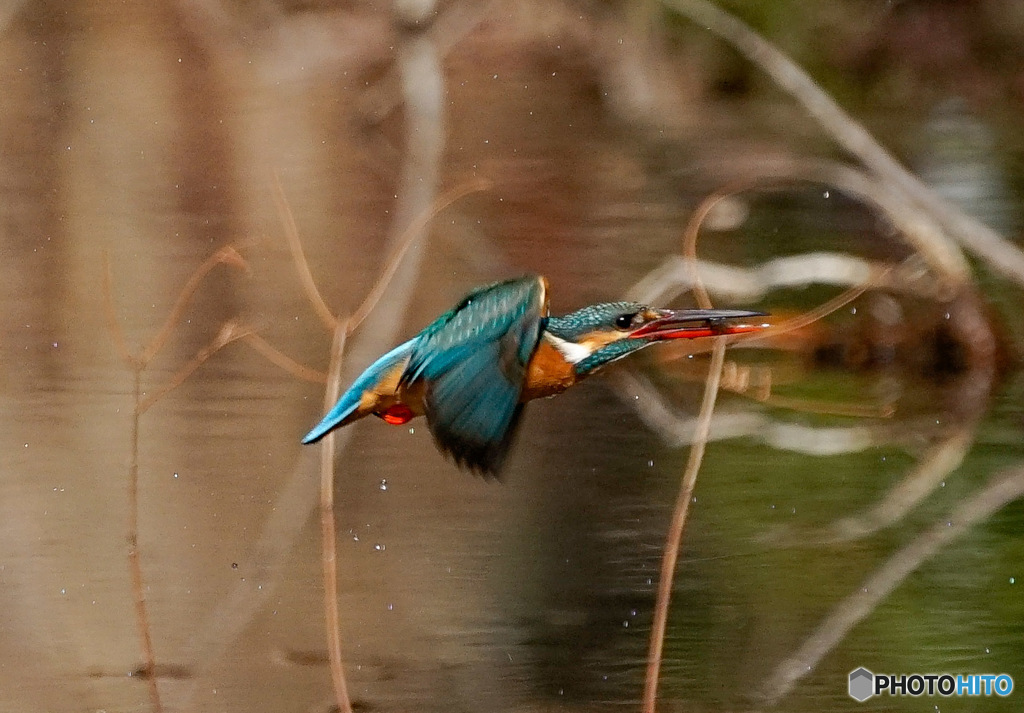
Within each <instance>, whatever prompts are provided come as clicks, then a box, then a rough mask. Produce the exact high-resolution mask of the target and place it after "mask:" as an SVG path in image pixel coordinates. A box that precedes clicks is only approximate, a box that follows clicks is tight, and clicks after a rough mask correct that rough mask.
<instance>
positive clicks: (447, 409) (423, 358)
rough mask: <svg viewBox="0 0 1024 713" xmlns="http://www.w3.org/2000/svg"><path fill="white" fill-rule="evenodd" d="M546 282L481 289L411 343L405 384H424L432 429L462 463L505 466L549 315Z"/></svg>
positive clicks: (493, 469)
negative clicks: (531, 364) (531, 365)
mask: <svg viewBox="0 0 1024 713" xmlns="http://www.w3.org/2000/svg"><path fill="white" fill-rule="evenodd" d="M546 287H547V285H546V283H545V281H544V279H543V278H541V277H537V276H530V277H524V278H520V279H518V280H510V281H507V282H500V283H497V284H495V285H491V286H488V287H484V288H481V289H480V290H477V291H476V292H473V293H472V294H470V295H468V296H467V297H466V298H465V299H463V300H462V302H460V303H459V304H458V305H456V306H455V308H454V309H452V310H451V311H450V312H448V313H446V314H444V315H442V316H441V317H440V318H439V319H438V320H437V321H436V322H434V323H433V324H431V325H430V326H429V327H427V328H426V329H425V330H423V332H422V333H421V334H420V335H419V337H418V338H417V339H416V341H415V346H414V348H413V350H412V353H411V354H410V358H409V363H408V365H407V366H406V369H405V372H404V373H403V375H402V379H401V382H402V385H406V386H407V385H410V384H412V383H413V382H416V381H419V380H422V381H423V382H424V384H425V386H426V390H425V396H424V399H425V404H424V405H425V409H426V415H427V423H428V425H429V426H430V430H431V433H433V435H434V439H435V440H436V441H437V444H438V446H439V447H440V448H441V450H443V451H444V452H446V453H448V454H449V455H451V457H452V458H453V459H454V460H455V461H456V462H457V463H459V464H460V465H465V466H467V467H469V468H471V469H473V470H476V471H478V472H480V473H483V474H497V472H498V471H499V470H500V469H501V466H502V464H503V463H504V460H505V457H506V455H507V454H508V449H509V446H510V445H511V443H512V441H513V439H514V436H515V432H516V428H517V426H518V424H519V417H520V414H521V412H522V407H521V405H520V403H519V396H520V394H521V393H522V390H523V384H524V382H525V379H526V369H527V364H528V363H529V361H530V358H531V357H532V356H533V354H534V352H535V351H536V349H537V345H538V343H539V341H540V335H541V330H542V328H543V325H544V320H545V318H546V316H547V289H546Z"/></svg>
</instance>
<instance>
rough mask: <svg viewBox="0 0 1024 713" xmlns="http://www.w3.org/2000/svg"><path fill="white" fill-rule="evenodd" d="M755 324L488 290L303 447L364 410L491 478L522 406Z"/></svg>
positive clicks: (362, 386) (389, 357)
mask: <svg viewBox="0 0 1024 713" xmlns="http://www.w3.org/2000/svg"><path fill="white" fill-rule="evenodd" d="M762 316H765V313H764V312H747V311H742V310H731V309H710V310H702V309H684V310H665V309H651V308H650V307H648V306H646V305H642V304H637V303H635V302H606V303H603V304H596V305H590V306H589V307H584V308H583V309H580V310H577V311H575V312H572V313H571V314H567V315H565V316H564V317H552V316H550V315H549V314H548V283H547V280H546V279H545V278H543V277H540V276H539V275H528V276H525V277H521V278H518V279H515V280H506V281H505V282H498V283H495V284H493V285H488V286H486V287H481V288H479V289H477V290H474V291H473V292H471V293H469V294H468V295H466V296H465V297H463V298H462V300H461V301H460V302H459V303H458V304H457V305H455V307H453V308H452V309H451V310H449V311H448V312H446V313H445V314H443V315H441V316H440V317H438V318H437V320H436V321H434V322H433V324H431V325H430V326H428V327H427V328H426V329H424V330H423V331H422V332H420V333H419V334H417V335H416V336H415V337H413V338H412V339H410V340H409V341H407V342H406V343H405V344H402V345H401V346H398V347H395V348H394V349H392V350H391V351H390V352H388V353H387V354H385V355H384V356H382V357H381V358H380V359H378V360H377V361H375V362H374V363H373V364H371V365H370V367H369V368H368V369H367V370H366V371H364V372H363V373H362V374H361V375H360V376H359V378H357V379H356V380H355V382H354V383H353V384H352V386H350V387H349V389H348V391H346V392H345V393H344V394H342V396H341V398H340V399H339V400H338V403H337V404H335V406H334V408H332V409H331V410H330V412H329V413H328V414H327V415H326V416H324V419H323V420H322V421H321V422H320V423H319V424H317V425H316V427H315V428H313V430H312V431H310V432H309V433H308V434H306V437H305V438H303V439H302V442H303V443H315V442H316V441H318V440H320V439H321V438H323V437H324V436H325V435H327V434H328V433H329V432H330V431H332V430H334V429H335V428H340V427H342V426H347V425H348V424H350V423H352V422H353V421H357V420H359V419H361V418H363V417H364V416H367V415H369V414H371V413H372V414H373V415H375V416H378V417H380V418H382V419H383V420H384V421H385V422H387V423H390V424H394V425H401V424H404V423H408V422H409V421H410V420H412V419H413V418H415V417H417V416H424V415H425V416H426V417H427V426H428V427H429V428H430V431H431V433H432V434H433V436H434V441H435V442H436V444H437V446H438V448H439V449H440V450H441V451H442V452H444V453H445V454H447V455H449V456H450V457H451V458H452V459H454V460H455V462H456V464H458V465H460V466H464V467H467V468H469V469H471V470H474V471H477V472H478V473H481V474H484V475H496V474H497V473H498V472H499V471H500V469H501V467H502V464H503V463H504V461H505V457H506V455H507V454H508V450H509V446H510V445H511V443H512V441H513V439H514V437H515V433H516V429H517V427H518V425H519V421H520V417H521V416H522V412H523V405H524V404H525V403H526V402H527V401H530V400H532V399H537V398H542V397H546V396H554V395H555V394H560V393H561V392H563V391H565V390H566V389H568V388H569V387H570V386H572V385H573V384H576V383H577V382H579V381H580V380H581V379H583V378H584V377H586V376H589V375H590V374H593V373H594V372H596V371H598V370H599V369H601V368H602V367H604V366H605V365H607V364H610V363H611V362H613V361H616V360H617V359H621V358H622V357H624V356H626V355H627V354H632V353H633V352H636V351H639V350H640V349H643V348H644V347H646V346H649V345H650V344H653V343H654V342H657V341H660V340H665V339H695V338H697V337H709V336H715V335H724V334H740V333H743V332H752V331H755V330H758V329H762V328H763V327H765V326H766V325H764V324H749V323H744V322H743V320H749V319H750V318H754V317H762ZM737 320H739V321H737Z"/></svg>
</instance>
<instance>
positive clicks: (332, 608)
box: [320, 322, 352, 713]
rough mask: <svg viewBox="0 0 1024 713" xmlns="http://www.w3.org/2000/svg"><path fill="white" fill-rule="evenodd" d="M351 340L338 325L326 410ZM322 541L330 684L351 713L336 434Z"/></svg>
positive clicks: (330, 447) (327, 453)
mask: <svg viewBox="0 0 1024 713" xmlns="http://www.w3.org/2000/svg"><path fill="white" fill-rule="evenodd" d="M347 336H348V325H347V323H346V322H341V323H339V324H338V328H337V329H336V330H334V339H333V340H332V341H331V362H330V367H329V369H328V377H327V389H326V390H325V391H324V410H325V411H326V410H327V409H329V408H330V407H331V406H333V405H334V402H335V401H337V400H338V396H339V395H340V393H341V365H342V362H343V357H344V353H345V339H346V337H347ZM320 539H321V546H322V548H323V555H322V558H321V563H322V566H323V580H324V617H325V620H326V621H325V624H326V630H327V654H328V658H329V659H330V664H331V682H332V683H333V685H334V695H335V698H336V701H337V704H338V710H339V711H340V713H352V701H351V700H350V699H349V695H348V685H347V684H346V682H345V668H344V664H343V662H342V658H341V614H340V613H339V611H338V550H337V547H338V544H337V540H338V538H337V527H336V524H335V521H334V433H329V434H327V435H326V436H325V437H324V443H323V448H321V450H320Z"/></svg>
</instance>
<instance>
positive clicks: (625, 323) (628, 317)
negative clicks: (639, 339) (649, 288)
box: [615, 312, 636, 329]
mask: <svg viewBox="0 0 1024 713" xmlns="http://www.w3.org/2000/svg"><path fill="white" fill-rule="evenodd" d="M635 317H636V312H632V313H630V314H620V315H619V316H618V317H616V318H615V326H616V327H618V328H619V329H629V328H630V327H632V326H633V319H634V318H635Z"/></svg>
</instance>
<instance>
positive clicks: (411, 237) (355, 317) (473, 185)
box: [348, 178, 491, 334]
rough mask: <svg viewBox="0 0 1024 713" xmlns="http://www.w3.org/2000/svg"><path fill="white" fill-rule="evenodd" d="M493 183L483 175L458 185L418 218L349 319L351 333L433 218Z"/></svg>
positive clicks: (401, 238) (408, 228)
mask: <svg viewBox="0 0 1024 713" xmlns="http://www.w3.org/2000/svg"><path fill="white" fill-rule="evenodd" d="M490 186H491V182H490V181H488V180H486V179H482V178H481V179H478V180H475V181H470V182H468V183H463V184H462V185H459V186H456V187H455V188H453V189H452V190H450V191H448V192H447V193H445V194H444V195H442V196H441V197H440V198H438V199H437V200H436V201H435V202H434V205H433V206H432V207H431V209H430V210H429V211H428V212H426V213H423V214H421V215H418V216H417V217H416V219H415V220H413V222H412V223H410V224H409V226H408V227H407V228H406V229H405V230H404V231H403V232H402V235H401V236H400V237H399V239H398V245H396V246H395V249H394V250H392V251H391V254H390V255H389V256H388V259H387V260H386V261H385V262H384V269H383V270H382V271H381V273H380V277H378V278H377V281H376V282H375V283H374V284H373V287H372V288H370V292H369V293H368V294H367V295H366V299H364V300H363V302H362V304H360V305H359V307H357V308H356V311H355V312H353V313H352V316H351V317H350V318H349V320H348V330H349V334H351V333H352V332H354V331H355V330H356V329H358V328H359V325H360V324H362V323H363V320H364V319H366V317H367V316H368V315H369V314H370V312H372V311H373V308H374V307H376V306H377V302H379V301H380V298H381V296H382V295H383V294H384V290H386V289H387V287H388V285H389V284H391V279H392V278H393V277H394V276H395V271H396V270H398V266H399V264H401V262H402V257H403V256H404V255H405V253H406V252H407V251H408V250H409V248H410V246H412V244H413V242H414V241H415V240H416V238H417V237H419V235H420V234H421V233H422V232H423V230H424V229H425V228H426V227H427V225H428V224H429V223H430V221H432V220H433V219H434V218H436V217H437V214H438V213H440V212H441V211H443V210H444V209H445V208H447V207H448V206H450V205H451V204H452V203H454V202H455V201H457V200H459V199H460V198H462V197H463V196H467V195H469V194H470V193H475V192H476V191H484V190H487V189H488V188H490Z"/></svg>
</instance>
